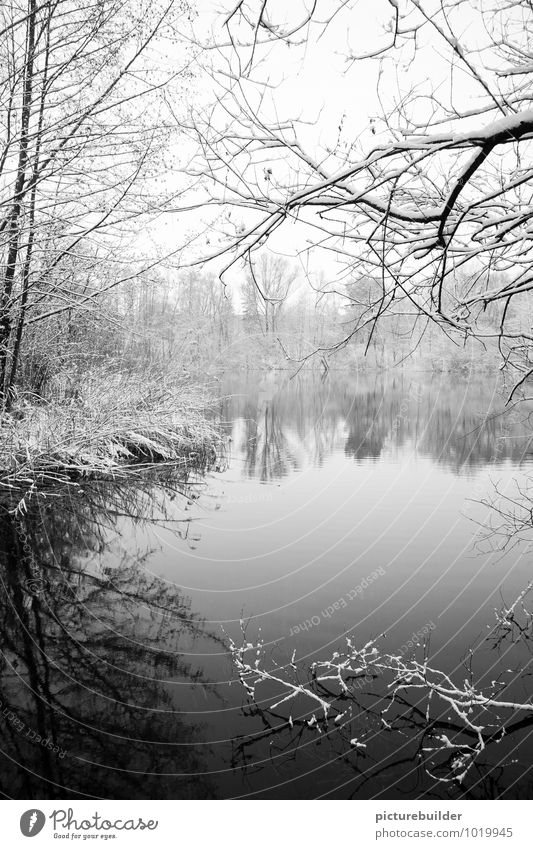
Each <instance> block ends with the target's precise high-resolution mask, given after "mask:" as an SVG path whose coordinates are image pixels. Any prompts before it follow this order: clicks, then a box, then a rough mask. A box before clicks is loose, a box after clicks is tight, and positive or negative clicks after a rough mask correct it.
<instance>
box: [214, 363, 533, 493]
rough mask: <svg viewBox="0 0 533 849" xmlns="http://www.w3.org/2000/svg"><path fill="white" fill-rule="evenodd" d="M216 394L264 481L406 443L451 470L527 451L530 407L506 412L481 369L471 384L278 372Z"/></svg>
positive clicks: (247, 460) (239, 448)
mask: <svg viewBox="0 0 533 849" xmlns="http://www.w3.org/2000/svg"><path fill="white" fill-rule="evenodd" d="M265 387H266V388H265ZM267 390H268V391H267ZM222 392H223V394H224V395H225V396H226V397H225V398H224V400H223V401H222V402H221V406H220V418H221V420H222V422H223V423H224V424H225V429H226V433H227V435H228V436H229V437H231V439H232V440H233V443H234V450H235V452H236V453H239V454H242V456H243V458H244V460H243V462H244V469H245V472H246V475H247V476H248V477H250V478H257V479H259V480H261V481H263V482H267V481H271V480H277V479H279V478H282V477H284V476H286V475H288V474H290V473H291V472H292V471H294V470H298V469H300V468H302V466H304V465H308V464H310V465H320V464H321V463H322V462H323V461H324V459H325V458H326V457H327V456H328V455H330V454H331V453H333V452H335V451H339V450H343V451H344V452H345V454H346V456H347V457H351V458H353V459H354V460H356V461H365V460H377V459H378V458H379V457H381V456H383V455H385V454H387V455H390V454H395V453H399V452H401V451H402V449H406V448H409V450H411V451H414V452H415V453H417V454H418V455H420V456H428V457H430V458H432V459H433V460H435V461H437V462H438V463H439V464H442V465H444V466H446V467H448V468H450V469H452V470H454V471H456V472H458V471H461V470H462V469H468V468H469V467H474V466H479V465H481V464H487V463H494V462H502V461H505V460H510V461H512V462H513V463H519V462H521V461H522V459H523V458H524V457H525V456H528V455H530V454H532V452H533V438H532V437H531V429H530V426H529V419H528V415H529V413H530V412H531V409H533V407H526V406H522V407H520V409H519V410H518V409H511V410H508V411H507V412H506V413H505V414H504V413H503V410H504V403H505V402H504V394H503V391H502V388H501V386H500V385H499V384H498V383H496V382H494V381H492V380H491V379H490V378H487V377H485V376H484V377H482V378H481V379H479V378H477V379H475V380H474V381H469V380H466V379H465V378H463V377H459V376H458V377H453V378H450V376H448V375H442V374H440V375H432V374H431V373H430V374H426V373H415V374H413V373H411V372H409V371H405V372H402V371H400V372H397V373H392V374H385V373H380V374H375V373H369V374H367V373H362V374H359V375H357V376H355V377H354V376H348V375H345V374H344V373H337V374H336V373H331V375H330V376H329V377H328V379H327V380H321V379H319V378H318V377H316V376H314V375H310V374H305V373H300V374H299V375H297V376H296V377H294V378H292V379H291V378H290V375H289V374H288V373H286V372H278V373H274V375H273V376H271V377H270V381H267V380H266V379H264V378H263V379H262V380H260V379H259V378H258V377H257V376H255V377H252V376H251V377H249V378H248V380H246V381H245V382H244V384H243V381H242V379H241V380H239V381H235V380H228V381H226V382H225V383H224V385H223V387H222Z"/></svg>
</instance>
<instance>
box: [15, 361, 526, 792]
mask: <svg viewBox="0 0 533 849" xmlns="http://www.w3.org/2000/svg"><path fill="white" fill-rule="evenodd" d="M219 393H220V401H219V403H218V405H217V407H216V410H215V411H214V415H215V416H216V418H217V420H218V421H219V422H221V424H222V427H223V430H224V433H225V440H226V454H227V456H226V457H225V458H223V459H221V460H220V461H219V463H218V466H217V467H216V468H214V469H212V470H211V471H210V472H209V473H208V474H207V476H206V477H203V476H201V475H199V474H196V475H193V474H190V475H188V476H186V478H185V477H182V478H181V479H180V481H176V479H175V478H174V479H172V478H170V477H167V478H166V479H165V480H161V479H158V478H155V477H152V478H149V479H147V480H146V481H144V482H143V484H142V485H137V486H130V485H128V486H125V485H121V486H117V485H110V484H88V485H87V486H86V487H85V488H84V491H83V492H81V493H77V492H74V491H73V492H71V493H64V492H56V493H48V494H47V495H46V497H40V498H33V499H32V500H31V501H30V502H29V503H28V505H27V511H26V512H18V513H16V514H14V513H8V512H7V511H4V513H3V515H2V525H1V529H0V532H1V550H2V551H1V553H2V564H1V567H2V571H1V574H2V587H1V592H2V611H1V615H0V620H1V621H0V641H1V646H2V655H1V660H0V663H1V679H0V680H1V687H0V698H1V700H2V704H1V706H0V720H1V725H0V730H1V733H2V747H1V748H2V755H1V782H2V783H1V789H2V792H3V793H4V794H5V795H6V796H14V797H19V798H54V797H56V798H64V797H72V798H75V797H87V796H89V797H90V796H96V797H103V798H150V797H155V798H167V797H168V798H183V797H187V798H188V797H192V798H212V797H224V798H228V797H238V796H248V797H251V798H254V797H262V798H267V797H281V798H294V797H302V798H315V797H318V796H337V797H349V796H351V797H355V798H371V797H375V796H378V797H382V798H387V797H390V798H395V797H399V796H406V797H410V798H419V797H420V798H422V797H425V798H443V797H444V798H446V797H460V796H461V795H465V796H467V797H472V798H481V797H487V796H488V797H497V796H501V795H505V794H507V795H509V796H513V797H517V796H518V797H520V796H526V797H527V796H530V795H531V778H530V773H529V770H530V763H531V756H532V754H533V746H532V745H531V743H532V741H533V737H531V738H530V736H529V735H530V734H531V730H532V729H533V725H531V727H530V724H529V719H528V717H527V716H525V715H524V714H520V713H519V712H517V713H515V714H513V715H511V717H510V724H509V725H508V730H509V732H510V733H508V734H507V735H506V737H505V739H500V740H498V742H497V744H496V741H495V740H494V741H489V742H490V743H491V745H487V750H486V754H484V756H483V758H482V759H481V760H480V762H479V764H478V765H476V768H475V770H472V771H471V773H470V774H469V776H468V780H465V782H464V783H463V785H460V784H458V783H457V782H442V781H438V780H436V779H435V778H432V777H431V776H430V775H428V772H427V770H425V769H423V767H422V766H421V762H420V758H419V756H418V754H417V751H418V750H417V746H418V742H419V740H420V733H421V726H420V723H418V725H417V722H416V721H415V720H413V716H412V714H411V717H410V720H411V721H407V719H406V721H405V724H404V726H402V727H400V726H398V727H397V728H395V729H394V730H388V729H387V728H386V727H384V726H383V723H382V722H381V719H380V713H379V711H378V710H377V709H375V705H376V698H377V696H376V694H379V693H378V691H379V689H380V687H382V688H383V687H385V690H384V691H383V692H382V693H381V695H383V693H384V692H386V685H385V683H384V682H380V681H376V682H373V683H372V686H371V687H369V689H370V690H371V691H372V692H373V693H374V696H373V697H372V698H373V699H374V701H373V702H372V701H371V702H368V701H367V702H366V703H364V702H362V705H361V710H360V711H359V712H358V713H357V715H355V716H353V717H352V720H351V725H350V728H348V729H336V728H328V729H326V730H324V732H323V733H318V732H317V730H316V728H313V727H309V726H307V725H305V724H304V722H305V721H306V720H308V719H309V718H310V717H311V716H312V713H313V710H312V708H311V707H310V706H309V705H308V704H305V703H304V702H302V703H301V704H300V703H292V706H291V708H290V710H288V709H287V710H285V712H283V710H281V709H280V710H279V711H274V712H272V711H271V710H270V707H271V705H272V704H273V702H274V695H275V694H274V693H273V692H272V693H270V692H269V691H268V690H265V694H264V696H262V697H261V698H260V699H259V709H257V708H255V709H253V708H251V706H250V705H248V704H247V700H246V693H245V691H244V689H243V687H242V685H241V683H240V682H239V680H238V677H237V675H236V672H235V667H234V665H233V663H232V661H231V657H230V653H229V652H228V640H229V639H230V638H232V639H234V640H236V641H239V640H240V639H241V629H242V627H243V626H244V628H245V632H246V638H247V639H249V640H251V641H252V642H253V641H255V640H256V639H257V637H258V636H260V637H261V639H262V640H263V641H264V657H263V660H262V662H264V663H265V664H266V667H265V668H269V669H272V668H273V667H274V666H277V667H279V668H281V669H283V668H286V669H287V674H288V675H289V674H292V671H293V670H292V671H291V669H292V668H291V667H290V661H291V659H293V658H294V659H295V663H296V665H297V666H298V669H299V670H301V674H303V673H304V672H305V670H307V669H308V668H309V666H310V664H311V663H312V662H313V661H315V660H320V659H327V658H329V657H331V655H332V653H333V652H334V651H336V650H340V649H342V647H343V646H345V645H346V637H350V638H351V639H354V640H355V642H356V643H357V644H358V645H362V644H364V643H365V642H366V641H368V640H370V639H374V638H379V644H380V645H382V646H383V647H384V649H386V650H388V651H397V650H398V649H399V648H400V649H401V650H402V651H404V652H407V651H408V649H407V648H405V647H406V646H407V647H409V651H411V648H410V646H412V644H413V643H414V642H416V641H417V640H418V641H421V640H423V639H424V637H425V635H429V637H430V642H429V652H430V656H431V662H432V664H433V666H435V667H437V668H439V669H442V670H444V671H446V672H448V673H450V674H451V675H453V676H454V677H455V678H458V679H459V680H460V681H462V680H463V679H464V677H465V669H466V668H467V666H468V665H469V664H470V665H473V666H474V667H475V672H476V674H477V675H478V676H481V678H482V679H483V676H485V678H486V679H487V680H494V678H497V677H498V676H500V675H502V674H503V672H504V671H505V670H506V669H507V668H511V667H512V668H513V670H515V671H516V669H519V670H520V674H519V675H516V674H514V675H513V678H512V686H511V685H510V687H509V688H508V689H507V691H506V697H507V698H510V697H511V696H510V695H509V694H510V693H511V695H512V697H513V700H518V701H520V702H527V701H529V700H530V698H531V678H530V676H529V662H530V646H529V635H528V634H526V638H525V639H522V640H519V641H515V642H513V641H512V639H511V640H510V641H508V643H506V644H505V645H504V646H503V647H502V646H500V647H499V650H498V651H496V650H495V649H494V647H493V646H489V645H488V644H487V641H486V640H485V639H484V638H485V637H486V634H487V627H492V626H493V624H494V621H495V608H496V609H499V608H500V607H501V606H502V604H503V603H504V602H507V603H510V602H512V601H513V600H514V599H515V598H516V596H517V595H518V594H519V593H520V592H521V591H522V590H523V589H524V588H525V587H526V586H527V584H528V582H529V581H530V579H531V577H532V575H531V560H530V554H528V547H527V528H526V532H525V533H523V534H522V536H523V537H525V541H519V540H518V541H517V542H516V544H515V545H509V546H508V547H507V548H506V549H505V550H503V551H502V550H501V545H500V543H501V542H502V537H501V535H500V536H494V535H493V534H491V533H488V529H489V528H492V529H493V530H494V529H495V528H497V527H499V526H500V525H501V522H498V521H495V519H494V513H493V511H491V510H490V508H488V507H487V506H486V505H484V504H482V503H480V502H482V501H484V500H494V499H496V501H497V500H498V496H497V494H496V491H497V490H498V491H499V492H500V493H508V494H509V495H511V496H512V497H513V498H514V497H515V496H516V492H517V490H516V487H517V485H518V486H520V487H521V488H523V487H524V486H526V485H527V481H528V475H529V474H530V473H531V464H532V461H533V441H531V440H530V436H529V433H530V429H529V424H528V421H529V420H528V417H527V416H528V413H529V409H525V410H523V409H521V410H520V412H519V413H515V414H511V415H506V416H504V415H500V412H501V409H502V405H503V400H502V395H501V394H499V391H498V387H497V386H496V384H493V383H492V382H491V380H490V379H489V378H487V377H485V376H482V377H474V378H471V379H466V378H458V377H456V376H453V377H450V376H448V375H432V374H424V373H414V372H399V371H396V372H393V373H389V374H383V373H382V374H368V373H365V374H360V375H355V376H351V375H344V374H335V373H330V374H329V376H327V378H325V379H321V378H320V377H319V376H313V375H309V374H300V375H299V376H298V377H296V378H294V379H293V380H289V375H288V374H286V373H281V372H278V373H275V372H272V373H270V374H259V373H257V374H248V375H245V376H243V377H240V378H239V377H235V378H231V379H230V378H228V379H227V380H223V381H221V382H220V384H219ZM401 647H404V648H401ZM469 649H474V654H470V652H469ZM413 650H414V649H413ZM465 662H466V666H463V665H464V664H465ZM298 674H300V673H298ZM280 692H281V691H280ZM278 695H279V694H278ZM361 695H362V694H361ZM291 711H292V713H291ZM289 715H290V716H291V722H292V723H293V724H292V726H289V724H288V723H287V721H286V720H287V718H288V716H289ZM280 717H281V718H280ZM441 719H442V722H443V723H446V722H447V721H449V720H450V719H451V718H450V717H448V716H447V715H444V714H443V715H442V717H441ZM295 720H298V721H300V724H299V725H298V722H296V723H295ZM302 720H303V721H304V722H302ZM402 721H403V720H402ZM443 727H444V726H443ZM354 728H355V729H356V731H357V734H358V737H359V739H364V740H365V746H366V748H365V749H364V750H363V749H362V748H361V749H357V748H355V749H354V747H353V746H350V744H349V740H350V737H352V736H353V735H354V734H355V731H354ZM341 730H342V731H343V732H345V733H341ZM500 737H501V735H500ZM493 744H494V745H493Z"/></svg>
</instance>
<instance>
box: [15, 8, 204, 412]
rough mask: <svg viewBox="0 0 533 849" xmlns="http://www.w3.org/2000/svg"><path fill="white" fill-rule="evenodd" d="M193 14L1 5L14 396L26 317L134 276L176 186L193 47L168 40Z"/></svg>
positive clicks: (41, 316) (87, 300) (57, 310)
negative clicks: (172, 52)
mask: <svg viewBox="0 0 533 849" xmlns="http://www.w3.org/2000/svg"><path fill="white" fill-rule="evenodd" d="M190 14H191V13H190V7H189V4H188V2H187V0H155V2H150V3H148V2H145V0H125V2H123V0H121V2H118V0H89V2H88V3H85V4H79V3H76V2H74V0H24V2H23V3H13V2H7V3H4V4H2V7H1V9H0V67H1V71H0V394H1V397H3V399H4V404H9V398H10V392H9V390H10V389H11V387H12V386H13V383H14V380H15V376H16V371H17V366H18V363H19V360H20V352H21V345H22V340H23V334H24V332H25V330H26V329H29V328H30V327H31V326H32V325H39V326H40V325H42V323H43V322H49V321H50V320H53V321H56V322H57V321H59V320H60V319H61V318H63V317H65V316H66V315H71V313H72V311H73V310H76V309H78V308H83V309H85V310H88V311H94V309H95V304H96V301H97V298H98V295H99V293H101V292H102V291H109V290H110V289H112V288H114V287H115V286H116V285H117V284H118V283H119V282H120V281H121V280H122V279H123V277H124V276H126V277H127V276H128V275H127V273H125V272H124V270H123V267H122V266H121V264H120V261H119V260H120V258H121V255H122V254H124V253H126V254H127V256H128V258H130V259H132V258H133V257H135V255H136V250H135V234H137V233H138V232H139V222H140V221H141V220H142V219H143V216H145V215H146V213H147V212H149V211H150V210H153V209H154V207H155V208H159V204H160V203H162V202H164V199H165V197H167V196H169V195H171V194H172V192H171V191H169V189H168V188H165V187H164V186H163V185H161V184H160V180H159V171H160V162H161V156H162V154H163V152H164V151H165V150H166V148H167V145H168V143H169V141H170V139H171V138H173V137H174V134H175V126H173V125H174V122H173V121H170V119H169V112H168V109H167V108H166V100H165V98H170V99H172V96H174V98H175V99H177V97H178V96H179V90H180V89H179V87H180V85H183V78H184V76H186V75H187V74H189V75H190V72H189V71H188V70H187V63H190V55H189V57H187V56H186V54H185V53H184V51H181V53H180V51H177V55H178V56H179V55H181V60H177V61H176V60H164V59H163V58H162V53H163V47H164V46H168V45H169V44H171V43H173V44H175V42H176V40H177V38H178V27H179V26H180V24H182V23H183V18H184V16H185V17H186V16H190ZM126 225H127V227H126ZM134 225H135V226H134ZM126 238H127V240H128V243H127V247H126V245H125V243H124V239H126ZM121 240H122V248H121V249H120V250H119V247H118V246H119V244H121ZM147 264H148V263H146V262H145V263H144V265H147ZM56 330H57V332H59V333H61V332H62V328H61V326H58V327H57V328H56Z"/></svg>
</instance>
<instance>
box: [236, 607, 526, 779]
mask: <svg viewBox="0 0 533 849" xmlns="http://www.w3.org/2000/svg"><path fill="white" fill-rule="evenodd" d="M523 598H524V594H523V593H522V594H521V595H520V596H519V598H518V599H517V600H516V602H515V603H514V605H511V606H510V607H509V608H506V609H505V610H503V611H500V613H499V618H498V617H497V623H496V626H495V628H493V629H492V631H491V632H490V634H489V637H490V639H489V642H488V645H491V642H490V640H494V634H495V632H496V631H497V629H498V628H500V627H502V626H504V625H505V623H506V622H508V621H509V620H510V618H511V617H512V616H513V615H514V613H515V611H516V610H517V608H518V606H519V605H520V604H521V603H522V601H523ZM428 648H429V647H428V645H427V644H426V645H425V646H424V647H420V651H419V652H418V654H420V655H421V656H420V657H418V656H417V652H416V651H415V653H414V654H413V656H410V657H407V656H402V654H400V653H391V652H387V651H384V650H382V649H381V648H380V645H379V639H378V640H372V641H370V642H367V643H365V644H364V645H363V646H362V647H360V648H359V647H357V645H356V642H355V640H354V639H352V638H348V639H347V640H346V646H345V648H344V649H343V650H342V651H336V652H334V653H333V654H332V656H331V657H330V658H329V659H327V660H316V661H314V662H313V663H312V664H311V665H310V666H309V667H308V668H307V669H305V668H304V667H303V666H302V664H299V663H298V662H297V661H296V658H295V655H294V654H293V656H292V658H291V660H290V662H289V663H287V664H285V665H278V664H273V665H270V664H269V662H268V659H267V657H266V653H265V646H264V643H263V641H262V639H261V638H259V639H257V640H256V641H254V642H251V641H249V640H248V639H247V638H246V634H245V631H244V628H243V639H242V642H241V644H240V645H237V644H236V643H235V642H234V641H233V640H230V650H231V654H232V658H233V662H234V664H235V667H236V669H237V672H238V675H239V678H240V681H241V683H242V685H243V687H244V688H245V690H246V693H247V696H248V699H249V701H250V703H251V704H252V705H254V706H255V708H256V710H257V711H258V712H259V713H261V715H262V716H263V718H265V716H267V715H268V717H269V718H270V719H272V718H273V717H274V718H276V720H277V721H278V725H277V726H276V727H275V728H274V726H272V725H271V724H270V723H269V724H268V728H269V729H270V731H269V732H267V733H271V734H273V733H274V731H275V730H277V731H279V730H280V729H281V728H289V727H290V729H291V731H292V730H293V729H294V728H295V724H296V723H299V725H300V726H301V727H303V726H304V725H305V730H307V729H309V728H311V729H312V730H313V732H314V733H318V734H320V735H324V734H327V735H328V736H329V737H330V738H331V735H332V733H335V734H340V735H341V737H342V738H343V740H345V743H346V748H347V749H348V748H349V750H350V751H351V752H352V753H353V754H354V755H355V756H357V757H360V756H368V755H369V754H370V755H371V750H372V744H374V746H375V745H376V744H377V736H379V735H380V734H383V733H386V734H390V733H401V734H402V735H405V733H406V731H409V730H411V731H412V732H415V734H414V735H413V739H416V740H417V744H418V753H417V757H418V759H419V761H420V763H421V764H422V765H423V767H424V769H425V771H426V773H427V775H428V776H430V777H431V778H432V779H434V780H437V781H444V782H456V783H458V784H459V785H464V783H465V780H466V778H467V776H468V774H469V772H470V770H472V768H473V767H474V766H480V763H479V761H480V759H481V757H482V756H483V754H484V753H485V752H486V749H487V747H488V746H493V745H495V744H498V743H499V742H500V741H501V740H502V739H503V738H504V736H505V735H506V734H507V733H508V732H509V731H511V732H513V731H514V730H516V729H515V725H516V726H517V727H518V726H523V725H524V722H526V723H528V722H529V721H530V720H531V722H533V703H531V702H530V701H525V702H522V701H519V700H515V699H513V698H505V696H504V691H507V692H509V690H508V688H509V685H511V684H512V683H513V680H512V678H508V680H505V675H501V676H500V677H499V679H498V680H492V681H490V682H488V683H483V684H481V683H480V682H479V681H477V680H476V679H475V678H474V675H473V673H472V670H471V666H470V668H467V672H466V676H464V669H461V670H460V674H461V675H463V676H464V677H463V680H462V681H459V680H457V679H458V677H459V675H458V674H454V675H453V676H452V675H449V674H447V673H446V672H444V671H442V670H441V669H439V668H437V666H436V665H433V664H432V663H431V662H430V659H429V652H428ZM507 672H509V673H511V672H512V670H507ZM376 682H379V690H380V692H379V693H375V692H371V691H370V689H369V688H370V685H372V684H375V683H376ZM513 692H514V691H513ZM369 699H371V701H369ZM284 708H290V714H289V715H288V716H286V715H285V714H284V713H283V709H284ZM362 716H363V717H367V718H368V719H370V717H371V716H372V718H373V719H376V718H377V728H378V735H376V727H375V726H376V723H374V727H371V722H370V721H367V722H366V723H364V724H363V728H362V733H361V732H360V731H359V730H358V733H357V734H355V733H353V729H354V724H355V723H356V722H358V723H359V725H361V717H362ZM280 719H281V720H283V722H282V724H281V725H280V724H279V720H280Z"/></svg>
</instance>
